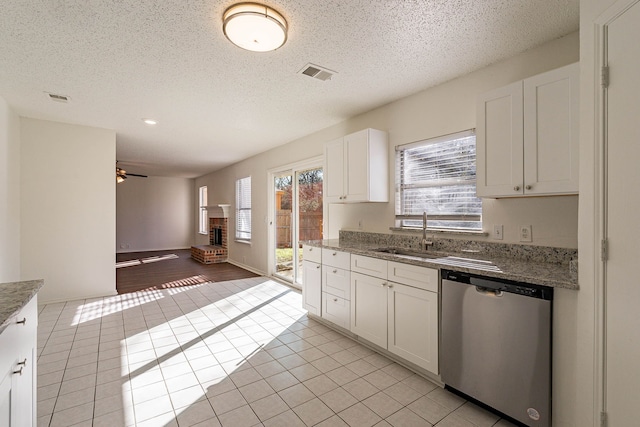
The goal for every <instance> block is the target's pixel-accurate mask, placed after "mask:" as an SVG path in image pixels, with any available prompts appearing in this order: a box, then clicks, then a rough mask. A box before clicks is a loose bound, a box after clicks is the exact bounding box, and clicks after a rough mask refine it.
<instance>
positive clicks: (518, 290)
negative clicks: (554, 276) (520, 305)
mask: <svg viewBox="0 0 640 427" xmlns="http://www.w3.org/2000/svg"><path fill="white" fill-rule="evenodd" d="M442 280H451V281H454V282H459V283H466V284H468V285H472V286H476V287H477V288H479V289H487V290H492V291H501V292H509V293H511V294H518V295H524V296H527V297H531V298H539V299H544V300H552V299H553V288H551V287H549V286H541V285H533V284H530V283H522V282H516V281H513V280H507V279H501V278H496V277H486V276H479V275H477V274H472V273H461V272H458V271H451V270H442Z"/></svg>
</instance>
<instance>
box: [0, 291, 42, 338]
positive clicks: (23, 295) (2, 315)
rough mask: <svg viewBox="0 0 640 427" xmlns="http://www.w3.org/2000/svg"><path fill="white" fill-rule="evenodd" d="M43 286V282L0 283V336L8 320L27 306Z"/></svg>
mask: <svg viewBox="0 0 640 427" xmlns="http://www.w3.org/2000/svg"><path fill="white" fill-rule="evenodd" d="M42 285H44V280H29V281H26V282H11V283H0V334H1V333H2V332H3V331H4V330H5V328H6V327H7V326H8V325H9V321H10V319H11V318H12V317H13V316H15V315H16V314H17V313H18V312H19V311H20V310H22V308H23V307H24V306H25V305H27V303H28V302H29V301H31V298H33V297H34V295H35V294H36V293H37V292H38V291H39V290H40V288H41V287H42Z"/></svg>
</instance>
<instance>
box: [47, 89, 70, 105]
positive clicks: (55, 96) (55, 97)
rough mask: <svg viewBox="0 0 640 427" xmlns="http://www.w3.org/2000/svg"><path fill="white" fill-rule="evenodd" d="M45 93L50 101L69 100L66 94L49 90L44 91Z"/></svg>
mask: <svg viewBox="0 0 640 427" xmlns="http://www.w3.org/2000/svg"><path fill="white" fill-rule="evenodd" d="M45 93H46V94H47V96H48V97H49V99H50V100H52V101H56V102H65V103H66V102H69V100H70V98H69V97H68V96H66V95H59V94H57V93H49V92H45Z"/></svg>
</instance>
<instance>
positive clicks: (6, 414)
mask: <svg viewBox="0 0 640 427" xmlns="http://www.w3.org/2000/svg"><path fill="white" fill-rule="evenodd" d="M15 382H16V376H15V374H13V369H11V370H9V369H7V370H3V371H2V374H0V426H9V427H13V426H17V425H18V423H17V422H16V419H15V414H16V412H17V411H16V403H17V399H16V397H15V394H14V391H15Z"/></svg>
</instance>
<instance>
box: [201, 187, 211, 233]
mask: <svg viewBox="0 0 640 427" xmlns="http://www.w3.org/2000/svg"><path fill="white" fill-rule="evenodd" d="M199 199H200V226H199V232H200V234H209V224H208V223H209V215H208V213H207V203H208V196H207V186H206V185H203V186H202V187H200V191H199Z"/></svg>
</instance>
